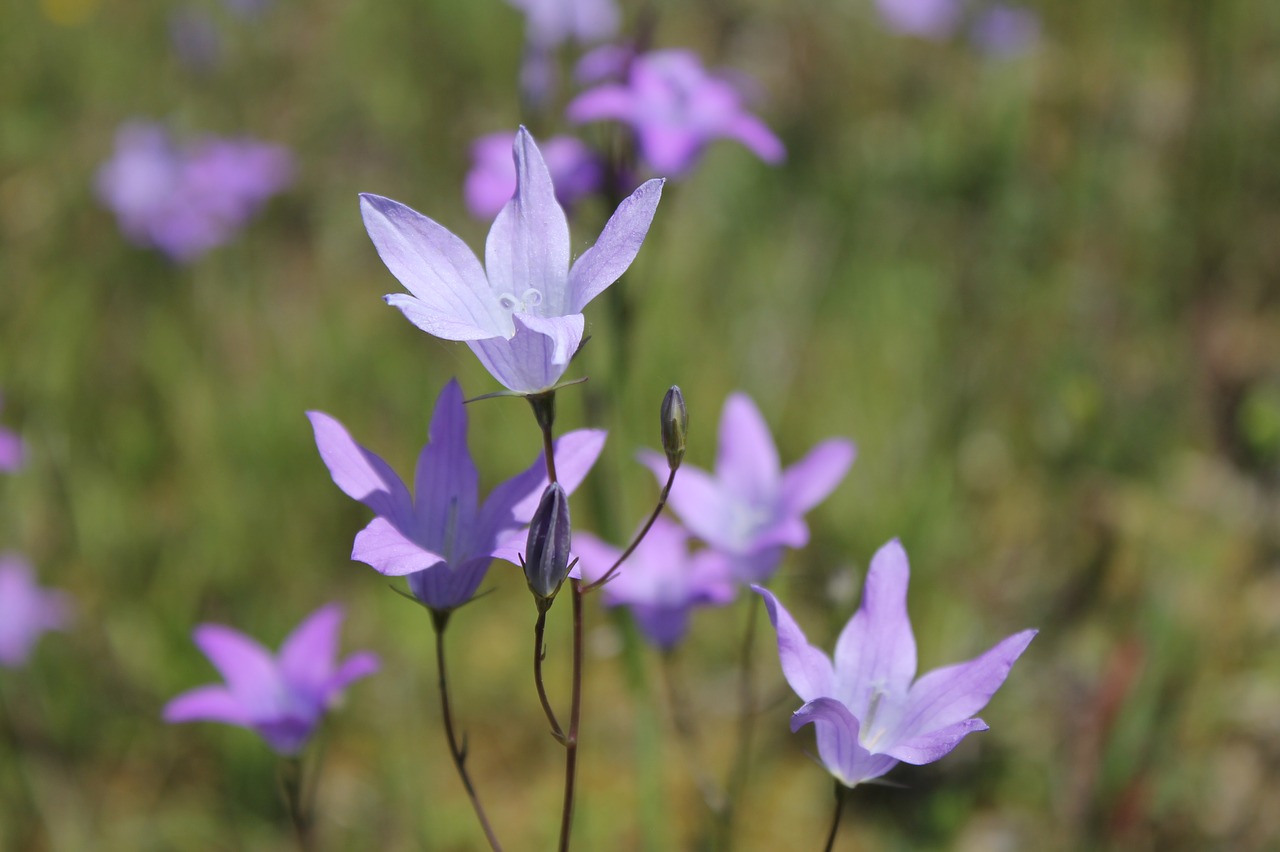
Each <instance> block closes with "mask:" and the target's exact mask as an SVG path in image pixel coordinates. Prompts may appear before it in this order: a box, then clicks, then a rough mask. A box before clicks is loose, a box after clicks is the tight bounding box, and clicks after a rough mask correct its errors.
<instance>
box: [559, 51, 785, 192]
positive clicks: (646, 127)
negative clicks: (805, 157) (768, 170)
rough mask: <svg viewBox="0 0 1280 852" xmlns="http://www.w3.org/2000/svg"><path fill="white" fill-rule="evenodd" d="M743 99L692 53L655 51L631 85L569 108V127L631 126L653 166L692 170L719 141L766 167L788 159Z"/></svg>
mask: <svg viewBox="0 0 1280 852" xmlns="http://www.w3.org/2000/svg"><path fill="white" fill-rule="evenodd" d="M742 101H743V98H742V93H741V92H740V91H739V89H738V87H737V86H735V85H734V84H733V83H732V82H730V81H729V80H728V79H724V78H720V77H716V76H713V75H712V74H710V73H708V72H707V70H706V69H705V68H703V67H702V62H701V60H699V59H698V56H697V54H695V53H693V52H692V51H688V50H656V51H653V52H651V53H645V54H642V55H641V56H638V57H636V58H635V60H634V61H632V63H631V66H630V72H629V76H628V79H627V82H626V84H625V85H622V84H616V83H607V84H605V85H602V86H599V87H597V88H595V89H591V90H590V91H587V92H583V93H582V94H581V95H579V96H578V97H577V98H575V99H574V101H573V102H572V103H570V104H569V107H568V110H567V115H568V117H569V120H570V121H575V122H587V121H600V120H603V119H616V120H618V121H621V122H624V123H626V124H629V125H631V127H632V128H634V129H635V132H636V135H637V137H638V139H639V144H640V153H641V156H643V157H644V159H645V161H646V162H647V163H648V164H649V167H650V168H652V169H653V170H654V171H657V172H661V173H663V174H670V175H681V174H684V173H686V172H688V171H689V169H691V168H692V167H693V165H694V163H695V162H696V161H697V159H698V157H699V155H701V153H702V149H703V148H705V147H706V145H707V144H708V143H709V142H711V141H712V140H715V139H721V138H724V139H736V140H737V141H739V142H741V143H742V144H743V145H745V146H747V148H748V149H749V150H750V151H751V152H752V153H754V154H755V155H756V156H757V157H759V158H760V159H762V160H764V161H765V162H767V163H777V162H780V161H781V160H782V159H783V157H784V156H786V150H785V149H784V148H783V147H782V142H781V141H780V140H779V139H778V137H777V136H775V135H774V134H773V131H771V130H770V129H769V128H768V127H766V126H765V124H764V122H762V121H761V120H760V119H758V118H756V117H755V116H754V115H752V114H751V113H749V112H747V111H746V110H745V109H744V108H743V103H742Z"/></svg>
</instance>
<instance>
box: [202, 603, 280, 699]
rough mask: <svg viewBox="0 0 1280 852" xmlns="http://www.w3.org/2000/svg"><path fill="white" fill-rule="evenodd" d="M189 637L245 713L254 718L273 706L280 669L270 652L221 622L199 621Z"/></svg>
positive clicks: (277, 697) (277, 695)
mask: <svg viewBox="0 0 1280 852" xmlns="http://www.w3.org/2000/svg"><path fill="white" fill-rule="evenodd" d="M193 637H194V639H195V643H196V646H197V647H198V648H199V649H200V650H201V651H203V652H204V655H205V656H206V657H208V658H209V662H211V663H213V666H214V668H216V669H217V670H218V672H219V673H220V674H221V675H222V678H223V680H225V681H226V682H227V688H228V689H230V690H231V694H232V695H234V696H235V697H236V700H237V701H238V702H239V704H240V706H241V707H242V708H243V709H244V710H245V712H246V713H248V714H249V715H250V716H253V717H255V718H256V717H259V716H261V715H262V712H263V711H264V709H266V708H273V707H275V706H277V703H278V701H279V700H280V699H281V697H282V692H281V681H280V672H279V670H278V669H277V668H276V661H275V658H274V657H273V656H272V654H271V652H270V651H268V650H267V649H266V648H264V647H262V645H260V644H258V642H257V641H256V640H254V639H251V638H250V637H248V636H246V635H244V634H243V633H241V632H240V631H238V630H233V629H232V628H230V627H224V626H223V625H221V624H202V625H200V626H199V627H197V628H196V629H195V631H194V634H193Z"/></svg>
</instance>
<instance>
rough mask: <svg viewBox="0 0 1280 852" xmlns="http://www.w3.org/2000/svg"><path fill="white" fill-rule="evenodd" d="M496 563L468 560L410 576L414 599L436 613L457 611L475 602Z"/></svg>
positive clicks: (479, 559) (440, 565) (488, 560)
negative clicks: (491, 567) (464, 605)
mask: <svg viewBox="0 0 1280 852" xmlns="http://www.w3.org/2000/svg"><path fill="white" fill-rule="evenodd" d="M516 535H519V534H518V533H517V534H516ZM521 538H523V537H522V536H521ZM492 562H493V559H492V558H491V557H489V556H487V555H486V556H480V557H477V558H475V559H468V560H466V561H464V562H463V563H462V564H460V565H457V566H452V565H447V564H445V563H443V562H441V563H440V564H439V565H435V566H433V567H431V568H428V569H427V570H425V571H419V572H417V573H416V574H410V575H409V576H408V577H407V578H406V579H407V580H408V581H409V590H410V591H411V592H413V596H414V597H415V598H417V599H418V600H420V601H422V602H423V603H424V604H426V605H427V606H429V607H431V608H432V609H435V610H450V609H456V608H457V607H460V606H462V605H463V604H464V603H466V602H467V601H469V600H471V596H472V595H474V594H475V593H476V589H478V588H479V587H480V583H481V582H483V581H484V578H485V574H486V573H487V572H488V570H489V565H490V564H491V563H492Z"/></svg>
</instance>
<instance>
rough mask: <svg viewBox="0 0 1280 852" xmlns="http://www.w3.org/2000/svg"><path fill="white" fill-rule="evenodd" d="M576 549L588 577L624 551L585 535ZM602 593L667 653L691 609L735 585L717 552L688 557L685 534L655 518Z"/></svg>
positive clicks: (724, 596)
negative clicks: (620, 607) (626, 613)
mask: <svg viewBox="0 0 1280 852" xmlns="http://www.w3.org/2000/svg"><path fill="white" fill-rule="evenodd" d="M681 475H683V473H682V474H681ZM677 479H678V477H677ZM574 550H575V551H576V552H577V554H578V556H579V558H580V559H581V560H582V562H581V566H582V567H581V570H582V573H583V577H584V578H585V579H586V580H589V581H591V580H596V579H599V578H600V577H602V576H604V573H605V572H606V571H608V570H609V568H610V566H612V565H613V563H614V562H615V561H617V559H618V557H619V556H620V555H621V554H622V551H621V550H619V549H618V548H616V547H612V546H610V545H608V544H605V543H604V542H602V541H600V540H599V539H598V538H596V537H595V536H593V535H591V534H589V533H581V534H579V535H578V536H576V538H575V541H574ZM602 591H603V593H604V602H605V605H606V606H625V607H627V608H628V609H630V610H631V614H632V615H633V616H635V619H636V624H637V625H638V626H639V628H640V632H641V633H643V634H644V636H645V638H646V639H648V640H649V641H650V642H652V643H653V644H654V645H656V646H657V647H659V648H661V649H662V650H664V651H667V650H670V649H672V648H674V647H675V646H676V645H678V644H679V643H680V640H681V639H683V638H684V635H685V633H686V632H687V631H688V629H689V613H690V612H691V611H692V610H693V609H694V608H695V607H700V606H720V605H722V604H726V603H728V602H729V601H731V600H733V597H734V594H735V592H736V591H737V589H736V586H735V584H734V582H733V576H732V575H731V574H730V572H729V564H728V563H727V562H726V561H725V560H724V559H723V558H721V557H720V555H719V554H717V553H715V552H713V551H710V550H703V551H700V552H699V553H696V554H694V555H693V556H692V557H690V555H689V534H688V533H686V532H685V531H684V530H683V529H682V528H681V527H680V525H679V524H676V523H674V522H672V521H669V520H667V519H666V518H662V517H659V518H658V519H657V520H656V521H654V522H653V528H652V529H650V530H649V534H648V535H646V536H645V537H644V540H643V541H641V542H640V544H639V546H638V547H636V549H635V552H634V553H632V554H631V556H629V557H628V558H627V561H626V562H624V563H623V565H622V568H621V569H620V570H619V572H618V573H617V574H615V575H614V576H613V579H611V580H610V581H609V582H608V583H606V584H605V586H604V588H603V590H602Z"/></svg>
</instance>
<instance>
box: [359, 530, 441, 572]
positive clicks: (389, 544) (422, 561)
mask: <svg viewBox="0 0 1280 852" xmlns="http://www.w3.org/2000/svg"><path fill="white" fill-rule="evenodd" d="M351 558H352V559H354V560H355V561H356V562H363V563H364V564H366V565H368V566H369V567H370V568H372V569H373V570H375V571H377V572H378V573H379V574H385V575H387V576H388V577H402V576H404V575H405V574H412V573H413V572H415V571H425V570H426V569H428V568H430V567H431V566H432V565H435V564H436V563H438V562H443V561H444V556H442V555H441V554H439V553H436V552H434V551H432V550H428V549H427V548H425V547H423V546H422V545H420V544H418V543H417V542H415V541H413V540H412V539H409V538H407V537H405V535H404V533H402V532H400V530H399V529H398V528H397V527H396V526H395V525H394V524H392V523H390V522H389V521H388V520H387V519H386V518H374V519H373V520H372V521H370V522H369V525H368V526H367V527H365V528H364V529H362V530H360V532H358V533H356V539H355V542H354V543H353V544H352V546H351Z"/></svg>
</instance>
